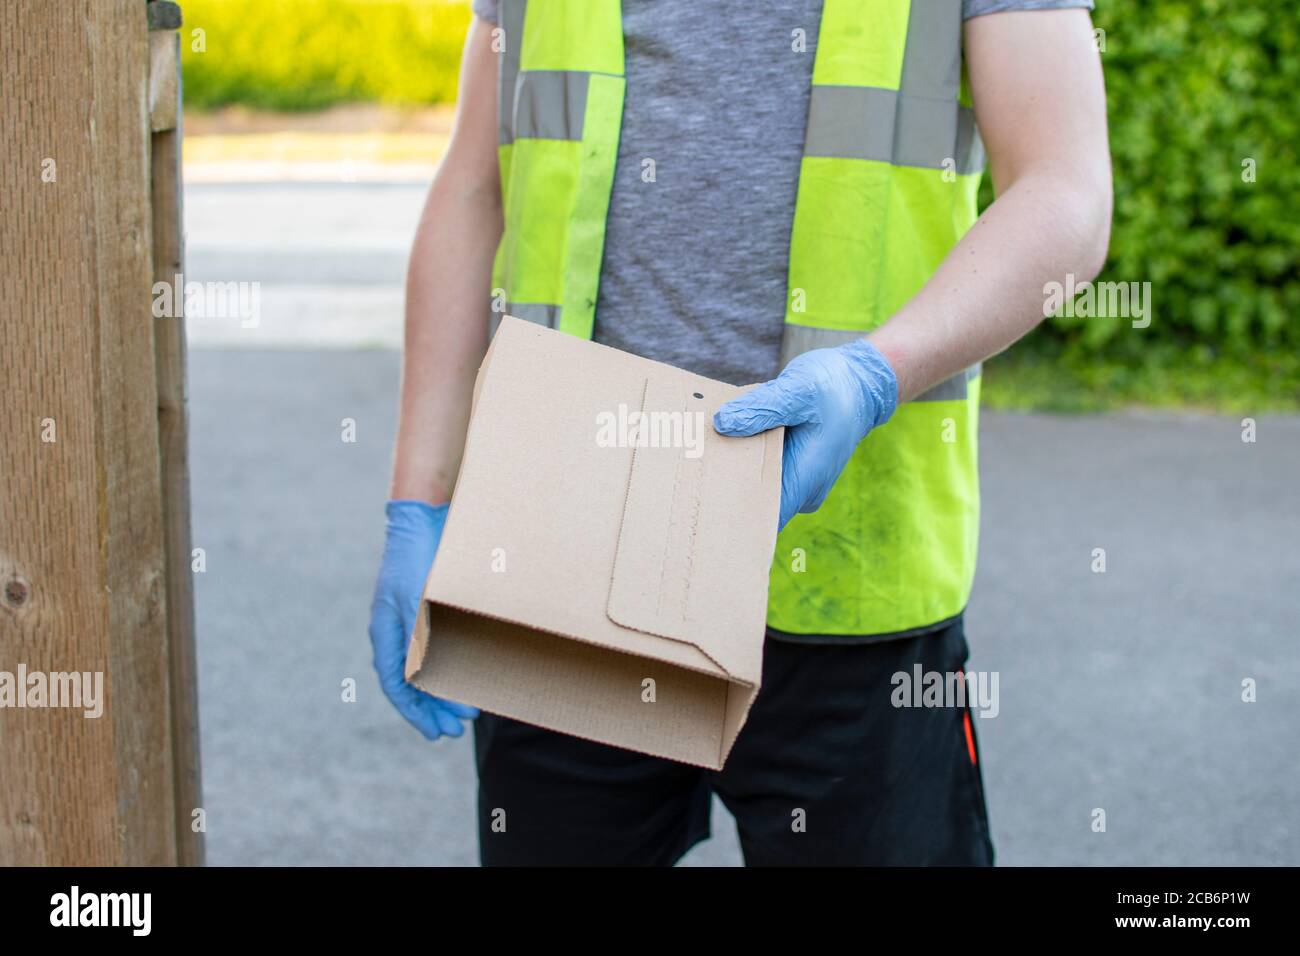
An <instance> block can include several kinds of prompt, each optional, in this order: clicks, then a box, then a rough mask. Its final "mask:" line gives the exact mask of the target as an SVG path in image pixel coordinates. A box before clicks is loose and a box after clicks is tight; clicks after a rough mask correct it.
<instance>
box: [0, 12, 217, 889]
mask: <svg viewBox="0 0 1300 956" xmlns="http://www.w3.org/2000/svg"><path fill="white" fill-rule="evenodd" d="M149 62H150V39H149V30H148V16H147V10H146V5H145V3H143V2H141V0H61V2H59V3H49V2H45V0H14V2H9V3H5V4H2V5H0V70H2V71H3V84H2V86H3V89H4V91H5V98H6V106H5V109H4V111H3V113H0V196H2V197H3V200H2V202H3V208H4V215H3V217H0V336H2V338H0V380H2V381H3V386H4V406H5V407H4V414H3V415H0V456H2V457H0V464H2V466H3V474H4V483H3V486H0V705H3V706H0V864H36V865H54V864H88V865H115V864H151V865H152V864H173V863H177V862H181V861H187V862H188V861H192V860H194V859H196V857H195V856H194V851H192V850H186V849H184V848H183V847H182V845H181V844H182V843H183V842H192V840H191V838H189V837H188V836H187V837H186V839H185V840H184V841H180V840H178V822H179V821H180V820H181V819H182V818H185V819H186V824H187V825H186V832H187V833H188V831H189V827H188V818H189V814H190V807H189V806H188V805H187V804H189V803H190V802H191V801H195V802H194V803H193V805H195V806H197V802H196V801H197V797H196V794H197V778H196V774H194V772H193V770H192V769H190V768H189V767H187V766H186V764H185V763H183V761H185V760H192V759H196V758H195V757H194V756H193V754H194V750H193V748H192V746H190V745H186V744H183V743H182V742H181V738H182V737H183V736H184V735H187V734H191V733H192V730H193V721H192V720H191V721H190V722H189V724H188V725H186V726H183V727H178V726H177V724H178V723H179V722H181V721H183V720H184V719H185V718H184V717H183V716H178V715H183V714H185V713H187V712H188V713H190V714H192V710H187V707H186V706H178V705H177V701H178V700H180V701H187V702H188V705H189V707H192V704H193V697H192V687H188V688H187V687H186V686H185V685H184V683H178V684H177V685H176V686H173V680H172V674H173V673H174V672H177V671H178V670H179V672H180V673H182V674H188V675H189V677H188V679H189V680H191V681H192V674H193V670H192V653H191V660H190V662H189V663H188V664H184V665H181V666H180V667H179V668H178V663H177V660H176V659H175V658H176V656H177V655H174V654H173V650H172V647H171V644H170V641H169V633H168V628H169V626H171V627H176V624H175V623H174V622H175V621H176V620H178V619H181V620H184V619H188V616H189V615H190V614H191V613H192V612H191V611H190V608H189V606H188V597H187V596H185V597H180V596H179V589H178V591H177V595H171V594H169V590H170V589H171V587H172V582H173V580H174V577H175V575H174V573H172V570H173V569H172V567H171V563H170V562H171V555H170V553H169V552H170V549H171V547H172V545H173V538H174V535H175V527H176V524H177V522H176V521H175V520H174V519H172V518H169V519H167V520H165V519H164V513H165V509H166V510H167V511H168V512H169V513H170V512H171V509H174V508H175V507H176V499H175V492H174V491H170V492H169V494H168V495H167V496H164V485H163V468H162V466H161V464H160V460H161V459H160V447H161V446H160V429H159V416H160V408H161V405H160V391H159V387H158V383H157V380H156V374H157V371H158V362H159V361H160V359H159V358H156V354H158V355H160V354H161V353H156V351H155V328H154V319H153V317H152V313H151V310H150V307H151V288H152V285H153V277H154V273H155V257H154V250H153V247H152V231H153V228H154V223H155V222H157V221H158V220H159V218H162V219H168V214H167V213H166V212H165V211H161V212H160V211H159V210H157V209H155V208H153V206H152V204H151V195H161V196H163V197H164V199H163V201H164V202H166V201H168V200H167V199H166V198H165V197H166V195H167V194H166V192H165V191H160V192H158V193H154V192H153V183H152V182H151V152H152V148H153V143H152V142H151V124H150V111H149V89H150V84H149V79H150V71H149ZM172 190H173V194H174V195H178V190H176V188H175V183H174V180H173V187H172ZM175 215H176V211H175V209H173V210H172V213H171V216H172V218H171V219H170V220H169V221H171V222H173V223H176V222H178V219H176V218H175ZM173 231H174V232H177V236H176V238H175V239H174V240H170V239H169V240H168V241H169V242H172V241H174V242H175V243H179V236H178V230H173ZM177 324H179V323H175V322H174V323H173V325H177ZM181 341H182V342H183V340H181ZM176 347H177V344H176V340H175V339H172V340H171V341H170V342H169V345H168V349H167V350H168V352H169V354H171V353H174V350H175V348H176ZM182 347H183V346H182ZM173 385H174V382H169V384H168V386H167V387H168V388H169V389H170V388H172V387H173ZM181 408H182V409H183V395H182V401H181ZM163 415H164V417H166V415H165V413H163ZM182 417H183V416H182ZM183 434H184V432H183V426H182V427H181V435H182V443H183ZM168 444H169V447H170V446H172V445H174V444H175V437H174V429H173V435H172V437H171V438H170V439H169V442H168ZM170 457H171V472H170V475H171V477H170V478H169V479H168V480H169V481H170V482H172V483H173V485H174V484H175V481H176V479H175V472H174V469H175V467H176V461H177V456H176V454H175V453H174V452H173V453H171V456H170ZM179 461H180V466H179V467H180V468H181V470H182V471H183V469H184V455H183V451H182V453H181V455H180V456H179ZM185 523H186V524H187V521H186V522H185ZM188 568H189V562H188V555H186V559H185V569H186V571H187V573H188ZM169 597H170V598H172V599H173V600H177V601H178V602H179V605H178V606H177V607H169ZM188 634H189V636H190V639H191V640H192V631H191V632H188ZM191 646H192V645H191ZM72 674H76V675H79V676H78V677H77V678H76V679H75V680H74V679H73V678H72V677H70V676H62V677H60V676H59V675H72ZM33 675H35V677H34V676H33ZM20 676H22V677H23V678H25V679H24V681H22V682H19V681H18V680H17V678H19V677H20ZM6 678H7V683H6ZM97 680H99V681H102V695H101V697H100V699H99V702H98V704H99V706H100V707H102V715H101V716H97V717H96V716H93V714H94V708H93V707H88V706H76V707H73V706H52V705H54V704H60V705H63V704H67V703H69V702H70V701H76V702H79V703H80V704H82V705H88V704H91V703H92V701H91V699H90V698H91V697H92V696H93V694H88V693H87V692H88V691H91V690H92V688H93V687H94V686H95V683H96V681H97ZM33 681H34V682H35V684H33ZM42 683H43V684H44V688H45V689H44V693H43V694H39V693H36V692H35V691H36V689H37V688H39V686H40V685H41V684H42ZM56 687H58V688H60V691H59V692H57V693H56V692H55V688H56ZM6 688H7V689H8V695H7V696H6ZM87 711H90V715H87ZM186 754H189V755H190V756H184V755H186ZM178 755H181V756H180V757H179V759H178ZM187 775H189V776H188V777H187ZM182 777H185V778H186V779H187V784H186V786H181V785H180V779H181V778H182ZM190 778H193V779H192V786H190V783H189V781H190ZM187 787H188V791H187ZM198 852H200V853H201V850H200V851H198Z"/></svg>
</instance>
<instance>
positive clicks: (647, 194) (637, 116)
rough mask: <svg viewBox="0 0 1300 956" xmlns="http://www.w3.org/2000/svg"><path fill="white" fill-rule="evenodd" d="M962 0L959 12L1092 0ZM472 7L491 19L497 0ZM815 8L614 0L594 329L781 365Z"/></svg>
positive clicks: (617, 338) (729, 375) (813, 1)
mask: <svg viewBox="0 0 1300 956" xmlns="http://www.w3.org/2000/svg"><path fill="white" fill-rule="evenodd" d="M922 2H924V0H922ZM963 3H964V10H963V14H964V16H965V17H966V18H970V17H974V16H981V15H983V14H987V13H995V12H1000V11H1006V10H1026V9H1048V8H1061V7H1088V8H1091V6H1092V3H1091V0H963ZM473 6H474V10H475V12H476V13H477V14H478V15H479V16H481V17H483V18H484V19H486V20H489V21H492V22H495V21H496V8H497V0H474V4H473ZM821 10H822V0H792V2H787V3H781V4H761V3H753V2H752V0H711V2H707V3H701V2H700V0H623V37H624V70H625V73H626V76H627V92H626V95H625V99H624V104H623V128H622V135H621V139H620V141H619V150H618V164H617V166H616V167H615V172H614V188H613V192H612V194H611V196H610V205H609V216H608V220H607V223H606V233H605V254H604V261H603V263H602V266H601V274H600V291H599V294H598V296H597V300H596V328H595V339H596V341H598V342H603V343H604V344H606V345H612V346H614V347H615V348H619V349H623V350H624V351H628V352H633V353H635V354H637V355H642V356H645V357H647V358H651V359H656V360H658V361H661V362H667V363H669V364H671V365H676V366H679V367H681V368H685V369H689V370H690V371H693V372H697V373H699V374H701V375H706V376H708V377H710V378H716V379H720V380H722V381H724V382H730V383H732V384H736V385H742V384H746V383H748V382H758V381H764V380H766V379H769V378H772V377H773V376H775V375H776V373H777V372H778V371H779V370H780V369H779V368H778V366H779V364H780V352H781V326H782V323H783V322H784V317H785V296H786V272H787V265H788V259H789V248H790V225H791V222H792V220H793V217H794V206H795V192H796V189H797V188H798V183H799V163H800V158H801V156H802V154H803V138H804V125H805V121H806V119H807V113H808V99H809V91H810V88H811V83H812V67H813V56H814V54H815V53H816V43H817V29H818V25H819V23H820V20H821ZM796 29H801V30H803V35H804V36H805V37H806V50H805V51H803V52H795V51H794V49H793V47H794V43H793V37H794V34H793V31H794V30H796ZM647 160H652V161H653V164H651V163H648V162H647ZM651 170H652V173H653V175H652V176H651ZM647 179H650V180H652V181H648V182H647V181H646V180H647Z"/></svg>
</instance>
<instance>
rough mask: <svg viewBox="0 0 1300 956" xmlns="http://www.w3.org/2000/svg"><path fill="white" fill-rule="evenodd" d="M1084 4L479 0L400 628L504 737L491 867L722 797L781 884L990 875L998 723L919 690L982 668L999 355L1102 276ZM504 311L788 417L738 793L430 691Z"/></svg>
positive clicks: (406, 432) (398, 510) (629, 832)
mask: <svg viewBox="0 0 1300 956" xmlns="http://www.w3.org/2000/svg"><path fill="white" fill-rule="evenodd" d="M1087 6H1089V4H1088V3H1087V0H910V2H909V0H797V2H792V3H779V4H778V3H772V4H762V3H750V2H743V0H725V2H723V0H718V2H701V0H655V2H652V0H623V2H622V3H620V2H619V0H475V4H474V8H475V12H476V14H477V16H476V18H475V22H474V23H473V25H472V27H471V29H470V31H469V36H468V38H467V40H466V45H465V52H464V60H463V64H462V72H461V85H460V104H459V110H458V115H457V118H456V123H455V128H454V130H453V133H452V138H451V143H450V146H449V148H448V150H447V153H446V156H445V158H444V159H443V161H442V164H441V166H440V167H439V169H438V173H437V175H436V177H435V178H434V182H433V185H432V188H431V190H430V193H429V197H428V201H427V204H426V206H425V209H424V213H423V216H422V219H421V222H420V225H419V229H418V232H417V235H416V238H415V244H414V248H413V250H412V254H411V262H410V270H409V275H408V279H407V290H406V293H407V299H406V349H405V359H404V365H403V378H402V394H401V409H400V425H399V429H398V438H397V451H396V464H395V469H394V475H393V481H392V489H391V496H392V500H391V501H390V502H389V503H388V506H387V512H388V531H387V544H386V547H385V550H384V556H383V563H382V568H381V570H380V574H379V582H378V585H377V588H376V593H375V600H374V605H373V610H372V620H371V624H370V637H371V641H372V643H373V645H374V658H375V666H376V668H377V669H378V672H379V677H380V683H381V684H382V686H383V689H384V691H385V693H386V694H387V695H388V697H389V698H390V699H391V701H392V703H393V705H394V706H395V707H396V708H397V710H398V711H399V712H400V713H401V714H402V715H403V716H404V717H406V719H407V720H408V721H410V722H411V723H412V724H413V725H415V727H417V728H418V729H419V730H420V731H422V732H423V733H424V734H425V735H426V736H427V737H429V738H437V737H439V736H442V735H446V736H452V737H455V736H459V735H460V734H461V733H462V729H463V724H464V723H468V722H473V724H474V736H475V746H476V754H477V764H478V777H479V801H478V802H479V816H480V824H479V830H480V833H479V841H480V851H481V856H482V860H483V862H484V863H485V864H528V863H555V864H566V863H592V864H618V863H626V864H669V863H672V862H674V861H676V860H677V859H679V858H680V857H681V856H682V854H684V853H685V852H686V851H687V850H688V849H689V848H690V847H691V846H692V845H693V844H694V843H696V842H697V841H699V840H701V839H703V838H705V837H706V836H707V835H708V827H709V807H710V798H711V795H712V794H714V793H716V794H718V795H719V796H720V798H721V799H722V800H723V801H724V803H725V804H726V806H727V807H728V808H729V809H730V811H731V812H732V813H733V815H734V816H735V818H736V821H737V825H738V829H739V835H740V841H741V845H742V848H743V851H744V854H745V859H746V861H747V862H748V863H750V864H975V865H978V864H989V863H991V862H992V858H993V850H992V844H991V842H990V839H989V830H988V822H987V815H986V811H985V804H984V793H983V786H982V782H981V776H980V767H979V759H978V752H977V749H976V743H975V734H974V728H973V726H972V723H971V719H970V708H969V704H967V705H966V706H960V705H953V704H952V703H951V702H941V703H940V704H939V705H937V706H922V707H915V706H912V707H908V706H899V704H900V703H903V702H904V701H900V699H899V695H897V694H896V693H894V692H895V689H896V687H897V686H898V678H897V677H896V675H900V674H906V675H909V676H910V675H912V674H914V673H916V672H917V670H916V669H917V668H919V669H920V672H921V673H926V674H929V673H932V672H933V673H937V674H940V675H944V676H947V675H951V674H954V673H958V672H961V671H962V669H963V668H964V666H965V662H966V656H967V647H966V641H965V638H964V636H963V631H962V612H963V610H964V608H965V606H966V602H967V598H968V596H969V593H970V588H971V580H972V577H973V575H974V571H975V554H976V535H977V530H978V509H979V491H978V484H977V469H976V420H977V414H978V403H979V391H980V362H981V360H983V359H985V358H987V357H989V356H991V355H993V354H995V353H997V352H999V351H1001V350H1002V349H1004V348H1006V347H1007V346H1008V345H1010V344H1011V343H1012V342H1014V341H1016V340H1017V339H1019V338H1020V337H1021V336H1023V335H1024V334H1025V333H1026V332H1028V331H1029V330H1030V329H1031V328H1033V327H1034V325H1035V324H1036V323H1037V322H1038V321H1039V320H1041V319H1042V317H1043V303H1044V285H1045V284H1046V283H1049V282H1054V281H1057V282H1060V281H1064V280H1065V278H1066V276H1067V275H1072V276H1073V277H1074V280H1075V281H1076V282H1079V281H1082V280H1085V279H1091V278H1093V277H1094V276H1095V275H1096V274H1097V272H1098V271H1099V270H1100V268H1101V265H1102V263H1103V261H1104V259H1105V255H1106V247H1107V242H1108V239H1109V223H1110V211H1111V182H1110V163H1109V154H1108V147H1107V138H1106V111H1105V94H1104V89H1103V84H1102V74H1101V66H1100V60H1099V57H1098V54H1097V52H1096V45H1095V43H1094V35H1093V31H1092V26H1091V20H1090V16H1089V13H1088V10H1087V9H1079V8H1080V7H1087ZM412 68H418V66H416V65H413V67H412ZM986 153H987V157H988V165H989V168H990V171H991V174H992V179H993V184H994V186H995V187H996V193H997V199H996V200H995V201H994V202H993V203H992V205H991V206H989V208H988V209H986V210H985V211H984V213H983V214H982V215H980V216H978V218H977V215H976V192H977V189H978V185H979V181H980V177H981V174H982V171H983V169H984V166H985V155H986ZM502 313H506V314H510V315H514V316H518V317H520V318H522V319H526V320H529V321H533V322H537V323H540V324H543V325H547V326H550V327H551V328H555V329H559V330H560V331H561V332H565V333H569V334H571V335H578V336H583V337H587V338H593V339H595V340H596V341H598V342H603V343H605V344H607V345H611V346H614V347H616V348H619V349H623V350H626V351H629V352H633V353H636V354H638V355H642V356H645V357H647V358H651V359H656V360H659V361H662V362H667V363H670V364H672V365H676V366H680V367H682V368H686V369H689V370H691V371H693V372H696V373H699V374H702V375H706V376H710V377H712V378H716V379H720V380H723V381H726V382H731V383H734V384H743V383H751V382H765V383H766V384H763V385H760V386H758V387H756V388H754V389H753V390H751V391H749V392H747V393H746V394H744V395H742V396H741V397H740V398H738V399H736V400H733V401H732V402H731V403H729V404H728V405H725V406H723V408H722V409H721V410H719V411H718V413H717V415H716V417H715V419H714V427H715V428H716V429H717V430H718V431H719V432H720V433H722V434H724V435H752V434H754V433H756V432H760V431H763V430H765V429H769V428H774V427H777V426H782V425H783V426H785V427H786V428H787V431H786V438H785V453H784V459H783V465H784V472H783V476H782V501H781V515H780V521H781V526H782V529H783V530H782V531H781V533H780V535H779V537H778V541H777V548H776V554H775V557H774V560H773V563H772V573H771V584H770V598H769V606H768V637H767V641H766V646H765V649H764V666H763V682H762V689H761V691H760V693H759V696H758V698H757V700H756V702H755V704H754V707H753V710H752V711H751V713H750V716H749V721H748V723H747V724H746V725H745V727H744V729H743V731H742V733H741V735H740V737H739V739H738V740H737V742H736V744H735V747H734V749H733V750H732V752H731V755H730V757H729V759H728V761H727V764H726V766H725V767H724V769H723V770H722V771H721V772H719V773H716V774H715V773H710V772H707V771H704V770H701V769H698V768H695V767H690V766H686V765H683V764H678V763H674V762H671V761H667V760H661V759H657V758H653V757H647V756H642V755H640V754H636V753H632V752H629V751H626V750H621V749H618V748H614V747H608V746H605V745H601V744H596V743H592V742H590V741H586V740H582V739H579V738H576V737H570V736H566V735H563V734H558V733H553V732H551V731H548V730H543V729H541V728H538V727H533V726H529V725H525V724H522V723H519V722H517V721H513V720H508V719H505V718H502V717H498V716H495V715H490V714H482V715H479V714H477V712H476V711H475V710H474V709H472V708H470V707H466V706H463V705H461V704H457V703H453V702H450V701H443V700H438V699H435V698H433V697H430V696H428V695H427V694H424V693H422V692H421V691H418V690H416V689H415V688H414V687H412V686H410V685H409V684H407V683H406V682H405V681H404V679H403V661H404V657H405V653H406V647H407V642H408V640H409V637H410V634H411V630H412V625H413V621H414V615H415V610H416V607H417V603H418V600H419V596H420V593H421V590H422V587H423V584H424V580H425V577H426V574H427V572H428V570H429V568H430V566H431V564H432V561H433V557H434V553H435V551H436V549H437V546H438V539H439V535H440V533H441V530H442V525H443V520H444V517H445V515H446V511H447V501H448V499H449V498H450V497H451V493H452V485H453V482H454V480H455V477H456V473H457V469H458V467H459V463H460V458H461V453H462V449H463V445H464V440H465V433H466V423H467V421H468V417H469V410H470V396H471V390H472V386H473V383H474V376H475V372H476V370H477V368H478V366H479V362H480V360H481V358H482V357H483V354H484V351H485V349H486V347H487V344H488V339H489V335H490V330H491V328H492V327H494V325H495V322H496V321H499V316H500V315H501V314H502ZM573 493H574V494H581V493H582V476H581V475H575V476H573ZM519 494H521V495H527V494H528V489H527V488H521V489H519ZM574 547H582V542H580V541H575V542H574Z"/></svg>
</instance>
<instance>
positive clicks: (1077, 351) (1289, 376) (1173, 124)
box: [985, 0, 1300, 399]
mask: <svg viewBox="0 0 1300 956" xmlns="http://www.w3.org/2000/svg"><path fill="white" fill-rule="evenodd" d="M1094 22H1095V24H1096V26H1097V27H1099V28H1101V29H1102V30H1104V31H1105V36H1104V41H1105V52H1104V54H1103V56H1102V64H1103V66H1104V68H1105V71H1106V92H1107V98H1108V103H1109V115H1110V142H1111V153H1112V156H1113V158H1114V170H1115V216H1114V225H1113V229H1112V233H1111V244H1110V257H1109V260H1108V262H1107V264H1106V268H1105V270H1104V272H1103V274H1102V275H1101V276H1100V279H1101V280H1109V281H1116V282H1119V281H1124V282H1143V281H1149V282H1150V283H1151V298H1152V321H1151V325H1150V327H1149V328H1146V329H1134V328H1132V326H1131V324H1130V322H1129V321H1128V320H1123V319H1097V318H1091V319H1081V318H1076V319H1064V318H1056V319H1052V320H1050V321H1048V322H1045V323H1044V324H1043V326H1042V327H1041V328H1040V330H1039V331H1038V332H1036V333H1035V334H1034V335H1033V336H1031V337H1030V339H1029V340H1028V342H1027V343H1026V345H1025V346H1022V348H1025V347H1027V348H1028V349H1030V350H1034V351H1037V352H1039V353H1040V354H1044V355H1049V354H1050V355H1053V356H1057V357H1059V358H1060V359H1061V360H1063V361H1066V362H1069V363H1075V364H1082V363H1086V362H1095V361H1097V360H1104V361H1108V362H1112V363H1117V364H1120V365H1123V366H1128V367H1136V366H1137V365H1138V364H1147V365H1155V366H1161V367H1171V368H1172V367H1175V366H1180V365H1185V366H1189V367H1191V366H1195V367H1197V368H1199V369H1202V370H1209V369H1212V368H1214V367H1216V366H1217V365H1219V364H1220V363H1222V362H1223V361H1224V360H1225V359H1227V360H1231V361H1233V362H1236V363H1238V364H1244V365H1246V366H1249V367H1252V368H1256V369H1257V370H1258V371H1259V373H1260V374H1261V375H1265V376H1267V377H1268V378H1269V379H1270V380H1272V381H1273V382H1274V383H1275V385H1276V386H1277V387H1278V388H1281V389H1289V390H1290V391H1291V398H1292V399H1294V398H1295V397H1296V396H1297V394H1300V390H1298V388H1297V383H1300V374H1297V369H1298V368H1300V362H1297V358H1298V357H1300V322H1298V321H1296V316H1297V315H1298V314H1300V252H1298V250H1300V198H1297V197H1300V162H1298V161H1297V142H1298V141H1300V49H1298V47H1300V17H1297V16H1296V14H1295V11H1294V8H1293V7H1292V5H1291V4H1289V3H1288V4H1262V5H1259V6H1258V7H1250V6H1248V5H1245V4H1240V3H1237V2H1234V0H1098V4H1097V10H1096V12H1095V14H1094ZM1246 160H1251V161H1253V163H1254V167H1255V168H1254V174H1255V181H1254V182H1247V181H1244V180H1243V162H1244V161H1246ZM985 188H986V195H985V198H987V182H986V184H985ZM1225 384H1226V383H1225Z"/></svg>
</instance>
